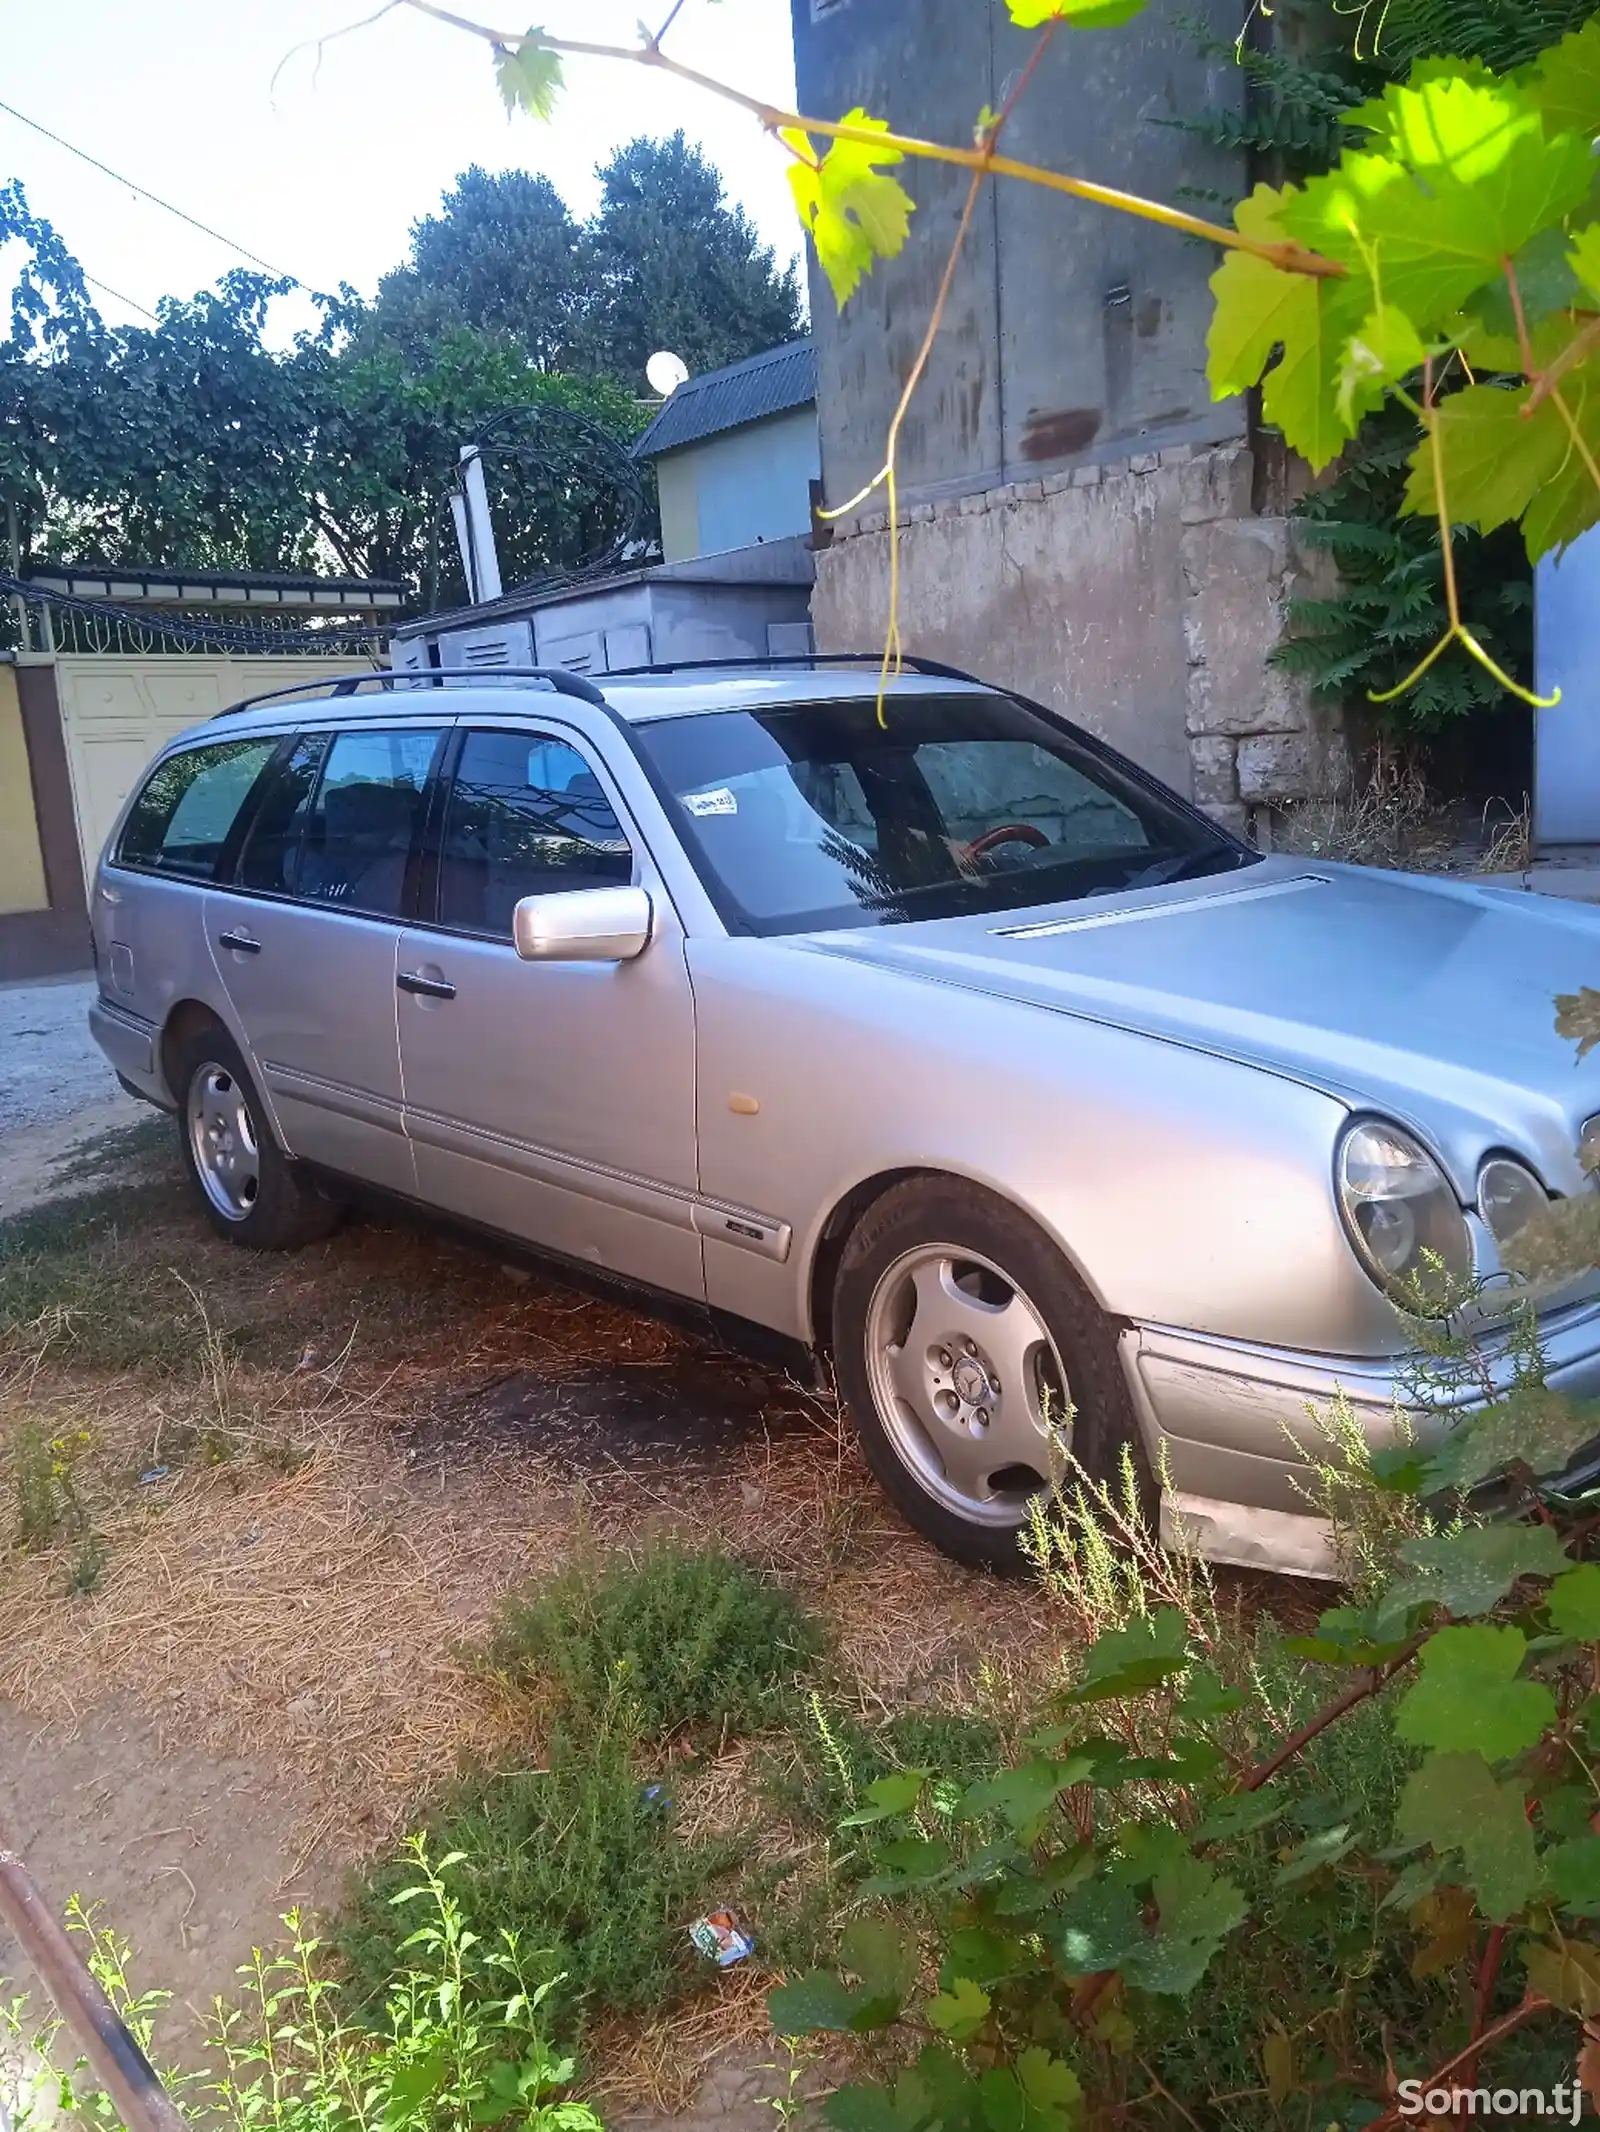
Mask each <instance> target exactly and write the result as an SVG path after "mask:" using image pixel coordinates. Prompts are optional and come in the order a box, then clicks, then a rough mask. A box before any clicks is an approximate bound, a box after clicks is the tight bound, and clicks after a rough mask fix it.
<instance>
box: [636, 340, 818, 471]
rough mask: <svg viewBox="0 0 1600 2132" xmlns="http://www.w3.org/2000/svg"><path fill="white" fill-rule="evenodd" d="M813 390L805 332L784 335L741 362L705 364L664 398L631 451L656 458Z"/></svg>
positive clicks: (808, 397) (799, 400)
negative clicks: (797, 336)
mask: <svg viewBox="0 0 1600 2132" xmlns="http://www.w3.org/2000/svg"><path fill="white" fill-rule="evenodd" d="M816 396H817V365H816V358H815V356H814V355H813V354H812V350H811V339H810V336H809V335H807V337H806V338H805V339H804V340H798V341H786V342H785V343H784V345H783V346H782V347H781V348H768V349H766V350H765V351H764V352H763V353H762V354H760V355H752V356H747V357H746V358H745V360H744V361H743V362H742V363H730V364H729V365H728V367H727V368H726V370H708V371H707V372H706V374H705V376H704V377H699V378H690V379H689V380H688V381H687V383H685V384H682V385H680V386H679V387H678V389H677V391H676V392H675V393H673V395H672V397H671V398H670V399H669V400H668V401H667V403H666V405H665V406H664V407H663V408H662V410H661V412H660V414H658V415H657V416H656V418H655V420H654V421H653V422H652V423H651V425H650V427H649V428H648V429H647V430H646V431H645V433H644V435H643V436H642V437H641V438H640V439H639V441H638V443H637V444H636V445H635V446H634V447H633V455H634V457H635V458H636V459H655V458H658V457H659V456H660V454H661V453H662V452H671V451H676V450H677V449H678V448H679V446H680V445H684V444H698V443H699V442H700V440H701V438H702V437H715V436H716V435H718V434H719V432H721V431H722V430H725V429H739V428H741V427H742V426H743V424H745V423H746V422H760V421H762V420H763V419H764V418H765V417H766V416H768V415H781V414H786V413H787V412H788V410H789V409H790V408H791V407H805V406H808V405H809V404H810V402H811V401H813V400H814V399H815V398H816Z"/></svg>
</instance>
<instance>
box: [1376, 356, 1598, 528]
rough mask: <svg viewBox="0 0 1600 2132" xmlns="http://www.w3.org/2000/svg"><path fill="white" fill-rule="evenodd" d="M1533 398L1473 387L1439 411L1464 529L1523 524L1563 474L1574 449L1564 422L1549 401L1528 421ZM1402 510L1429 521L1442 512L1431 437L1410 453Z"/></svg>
mask: <svg viewBox="0 0 1600 2132" xmlns="http://www.w3.org/2000/svg"><path fill="white" fill-rule="evenodd" d="M1526 398H1527V394H1526V392H1523V391H1518V392H1513V391H1507V390H1506V389H1505V388H1504V387H1502V386H1498V385H1469V386H1468V387H1467V388H1466V390H1465V391H1464V392H1453V393H1451V394H1450V396H1449V398H1448V399H1446V400H1444V401H1442V402H1441V403H1440V405H1439V406H1438V407H1436V408H1435V409H1434V413H1433V421H1434V425H1435V427H1436V429H1437V431H1438V436H1439V446H1440V450H1441V451H1442V452H1443V454H1444V478H1445V495H1446V499H1447V501H1448V503H1449V507H1450V516H1451V518H1452V520H1454V521H1455V522H1456V523H1457V524H1459V525H1469V526H1476V527H1477V528H1478V530H1479V531H1480V532H1482V533H1488V532H1492V531H1493V529H1494V528H1495V527H1496V526H1503V525H1506V524H1508V523H1509V522H1510V521H1512V520H1513V519H1518V518H1520V517H1521V516H1522V514H1523V512H1524V511H1526V510H1527V508H1528V506H1529V505H1530V504H1531V503H1532V502H1533V500H1534V498H1535V496H1537V495H1538V493H1539V490H1540V489H1541V487H1542V486H1543V485H1544V484H1545V483H1546V482H1548V481H1552V480H1554V479H1555V477H1556V475H1557V474H1558V473H1559V472H1560V470H1561V463H1562V461H1563V459H1564V458H1565V457H1566V455H1567V451H1568V443H1567V433H1566V430H1565V429H1564V427H1563V426H1562V422H1561V417H1560V415H1559V414H1558V413H1557V411H1556V409H1555V408H1554V407H1552V406H1551V404H1550V402H1549V401H1548V400H1546V401H1545V403H1544V404H1543V406H1542V407H1540V408H1538V409H1537V410H1536V411H1535V413H1534V414H1532V415H1530V416H1526V417H1525V416H1524V415H1523V412H1522V409H1523V404H1524V402H1525V400H1526ZM1401 509H1402V510H1403V511H1406V512H1410V513H1413V514H1415V515H1416V516H1418V517H1424V518H1431V517H1433V516H1434V515H1435V513H1436V512H1437V510H1438V497H1437V494H1436V491H1435V488H1434V470H1433V450H1432V446H1431V445H1430V443H1429V441H1428V439H1427V438H1426V437H1424V438H1423V440H1422V442H1421V443H1420V444H1419V445H1418V446H1417V448H1416V450H1415V451H1414V452H1413V453H1412V455H1411V475H1410V479H1409V480H1408V481H1407V483H1406V491H1405V500H1404V502H1403V503H1402V504H1401Z"/></svg>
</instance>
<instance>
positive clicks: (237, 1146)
mask: <svg viewBox="0 0 1600 2132" xmlns="http://www.w3.org/2000/svg"><path fill="white" fill-rule="evenodd" d="M174 1078H175V1080H176V1082H177V1091H176V1092H177V1093H178V1094H179V1096H180V1108H179V1112H178V1123H179V1129H180V1132H181V1135H182V1145H183V1158H184V1163H185V1166H186V1167H187V1169H188V1171H189V1175H190V1176H191V1177H192V1178H193V1180H194V1183H195V1187H196V1189H197V1190H198V1192H199V1194H200V1202H201V1205H202V1206H203V1207H204V1209H205V1213H206V1218H207V1220H208V1221H209V1222H210V1223H211V1226H212V1227H213V1228H214V1229H215V1230H216V1231H217V1233H218V1234H219V1235H220V1236H225V1237H227V1238H228V1239H229V1241H230V1242H233V1243H238V1244H246V1245H248V1246H249V1247H250V1248H251V1249H252V1250H255V1251H293V1250H295V1249H297V1248H298V1246H300V1245H301V1244H309V1243H313V1242H315V1240H316V1239H317V1238H318V1237H320V1236H326V1235H327V1234H328V1233H329V1231H330V1230H331V1229H333V1227H334V1226H335V1225H336V1223H337V1222H338V1220H339V1214H340V1208H339V1206H338V1204H337V1202H336V1201H334V1200H332V1199H330V1198H328V1197H327V1195H326V1194H325V1193H324V1192H323V1191H322V1190H321V1189H320V1188H319V1187H318V1186H317V1185H316V1183H315V1182H314V1181H313V1180H312V1179H311V1178H309V1177H307V1176H306V1175H305V1174H304V1173H303V1172H302V1171H301V1170H300V1169H299V1167H298V1166H297V1165H296V1164H294V1163H291V1162H290V1160H289V1159H288V1157H287V1156H286V1155H285V1154H284V1152H283V1150H282V1149H281V1148H280V1147H279V1146H278V1143H277V1141H276V1140H275V1139H274V1138H273V1134H272V1128H271V1126H270V1125H269V1124H268V1123H267V1118H266V1113H265V1111H264V1109H263V1107H262V1104H261V1099H260V1097H259V1096H258V1095H257V1094H256V1091H255V1087H254V1085H253V1083H252V1082H251V1079H250V1075H249V1072H248V1070H247V1068H246V1066H245V1063H244V1060H243V1059H242V1058H241V1057H240V1056H239V1049H238V1046H237V1045H236V1044H235V1043H234V1041H233V1039H232V1037H230V1036H229V1035H228V1033H227V1031H226V1030H225V1029H223V1028H222V1027H221V1026H220V1024H213V1025H212V1026H211V1027H209V1028H206V1029H202V1030H200V1031H198V1032H197V1033H196V1034H195V1035H194V1036H192V1037H190V1038H189V1040H188V1041H187V1042H186V1043H185V1045H184V1047H183V1053H182V1057H181V1058H180V1060H179V1062H178V1071H177V1073H176V1075H175V1076H174Z"/></svg>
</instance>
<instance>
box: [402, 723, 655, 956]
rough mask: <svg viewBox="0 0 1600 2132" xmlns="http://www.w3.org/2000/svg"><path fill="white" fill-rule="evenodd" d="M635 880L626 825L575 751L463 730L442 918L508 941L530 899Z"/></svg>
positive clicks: (445, 854)
mask: <svg viewBox="0 0 1600 2132" xmlns="http://www.w3.org/2000/svg"><path fill="white" fill-rule="evenodd" d="M632 879H633V855H632V853H631V852H630V850H629V849H628V839H627V837H626V836H625V835H624V833H623V829H622V824H621V823H620V822H619V821H618V820H617V817H616V815H615V814H614V813H613V812H612V809H611V803H610V801H609V800H608V799H607V798H606V796H605V793H604V792H603V791H602V789H601V786H600V780H599V779H598V778H597V777H596V776H595V774H594V772H593V770H591V769H590V767H589V765H588V763H587V762H586V761H585V760H584V758H583V757H582V756H581V755H580V754H579V753H578V751H577V749H576V748H573V747H569V746H568V745H567V743H566V742H565V741H564V740H541V739H539V738H537V737H535V736H532V735H529V734H527V733H469V734H468V735H467V736H466V739H465V741H464V742H463V743H462V748H461V760H460V763H459V765H458V766H457V769H456V774H455V778H454V780H453V782H452V784H451V787H450V798H449V802H448V805H447V807H446V810H445V824H444V847H443V851H442V853H441V856H440V866H439V920H440V923H441V924H443V925H452V926H459V927H460V928H461V929H462V930H463V931H465V932H472V933H492V934H495V935H499V936H503V937H504V938H505V939H507V940H509V939H510V937H511V913H512V911H513V909H514V908H515V907H516V905H517V904H518V903H519V902H520V901H521V899H522V898H523V897H524V896H540V895H553V894H557V893H559V892H560V891H561V890H563V889H573V888H611V887H614V886H615V885H617V884H618V883H619V882H628V881H631V880H632Z"/></svg>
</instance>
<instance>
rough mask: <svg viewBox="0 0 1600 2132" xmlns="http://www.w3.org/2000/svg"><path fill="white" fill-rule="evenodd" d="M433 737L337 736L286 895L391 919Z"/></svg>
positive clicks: (417, 820)
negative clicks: (333, 904)
mask: <svg viewBox="0 0 1600 2132" xmlns="http://www.w3.org/2000/svg"><path fill="white" fill-rule="evenodd" d="M438 739H439V736H438V734H437V733H419V732H415V731H406V732H398V733H339V734H336V735H335V737H334V740H333V744H332V746H331V747H330V748H329V750H328V754H327V759H326V762H325V764H324V766H323V771H322V781H321V783H320V784H319V785H318V787H317V793H316V797H315V799H314V800H313V801H312V803H311V806H310V808H309V809H308V811H307V813H306V816H305V826H304V829H303V830H302V832H301V836H300V841H299V844H298V845H297V846H295V847H293V848H292V849H291V851H290V854H289V858H288V869H289V870H288V878H287V881H286V883H285V885H286V887H287V888H288V889H289V891H290V893H291V894H293V895H296V896H301V897H304V898H305V899H306V900H307V901H308V902H312V903H336V904H338V905H339V906H340V908H341V909H343V910H347V911H364V912H366V913H368V915H370V916H374V917H382V918H396V917H399V916H400V915H401V913H402V910H403V908H404V902H405V885H406V866H407V864H408V861H409V859H410V855H411V850H412V846H413V844H414V843H415V842H416V839H417V835H418V832H419V831H420V829H421V827H422V810H423V805H424V800H425V795H426V792H427V785H428V771H429V768H430V767H431V765H432V762H433V757H434V750H435V748H436V746H437V744H438Z"/></svg>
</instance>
